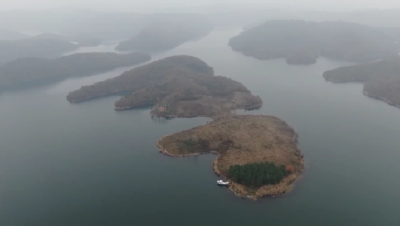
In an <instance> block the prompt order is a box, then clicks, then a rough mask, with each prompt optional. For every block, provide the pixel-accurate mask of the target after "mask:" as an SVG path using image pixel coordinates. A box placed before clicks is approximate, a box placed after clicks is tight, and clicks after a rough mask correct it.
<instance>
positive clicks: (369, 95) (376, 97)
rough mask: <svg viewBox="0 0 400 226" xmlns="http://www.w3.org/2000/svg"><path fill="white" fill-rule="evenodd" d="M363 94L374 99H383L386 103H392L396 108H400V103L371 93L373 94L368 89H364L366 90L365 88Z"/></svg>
mask: <svg viewBox="0 0 400 226" xmlns="http://www.w3.org/2000/svg"><path fill="white" fill-rule="evenodd" d="M363 94H364V95H365V96H367V97H369V98H372V99H375V100H380V101H383V102H385V103H386V104H388V105H390V106H393V107H396V108H400V105H399V104H395V103H393V102H392V101H390V100H387V99H385V98H383V97H379V96H375V95H371V94H369V93H368V92H367V91H364V90H363Z"/></svg>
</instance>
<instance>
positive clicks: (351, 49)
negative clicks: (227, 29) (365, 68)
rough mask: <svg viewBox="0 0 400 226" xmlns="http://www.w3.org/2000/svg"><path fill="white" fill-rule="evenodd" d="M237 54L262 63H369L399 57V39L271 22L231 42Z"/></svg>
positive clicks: (340, 26)
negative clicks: (320, 59)
mask: <svg viewBox="0 0 400 226" xmlns="http://www.w3.org/2000/svg"><path fill="white" fill-rule="evenodd" d="M229 45H230V46H231V47H232V49H233V50H235V51H238V52H241V53H243V54H244V55H247V56H251V57H255V58H258V59H262V60H268V59H275V58H286V59H287V62H288V63H289V64H310V63H314V62H316V59H317V58H318V57H319V56H322V57H329V58H332V59H338V60H344V61H350V62H369V61H374V60H379V59H383V58H387V57H393V56H396V55H397V54H398V52H399V49H400V47H399V45H398V44H397V38H396V37H395V35H389V34H387V33H386V32H383V31H382V29H378V28H373V27H369V26H365V25H360V24H354V23H347V22H306V21H301V20H287V21H285V20H276V21H268V22H266V23H264V24H262V25H259V26H256V27H253V28H250V29H248V30H245V31H244V32H242V33H241V34H239V35H238V36H236V37H233V38H232V39H231V40H230V41H229Z"/></svg>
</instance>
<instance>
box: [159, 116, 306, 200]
mask: <svg viewBox="0 0 400 226" xmlns="http://www.w3.org/2000/svg"><path fill="white" fill-rule="evenodd" d="M157 146H158V148H159V149H160V150H161V152H162V153H164V154H166V155H169V156H175V157H179V156H189V155H198V154H207V153H214V154H217V155H218V157H217V158H216V160H215V161H214V171H215V173H217V174H218V175H219V176H221V177H224V178H225V179H227V180H229V181H231V186H230V187H229V188H230V190H232V191H233V192H234V193H235V194H236V195H238V196H241V197H247V198H251V199H258V198H261V197H265V196H270V197H275V196H279V195H283V194H285V193H286V192H287V191H289V190H290V189H291V185H292V184H293V182H294V181H295V180H296V179H297V178H298V177H299V176H300V175H301V174H302V172H303V170H304V160H303V155H302V154H301V151H300V150H299V149H298V147H297V134H296V132H295V131H294V130H293V129H292V128H291V127H290V126H289V125H287V124H286V123H285V122H284V121H282V120H280V119H278V118H275V117H272V116H257V115H240V116H238V115H229V116H221V117H215V118H214V121H213V122H211V123H207V125H204V126H200V127H196V128H193V129H189V130H186V131H182V132H178V133H175V134H173V135H169V136H165V137H163V138H162V139H160V140H159V141H158V142H157ZM265 169H267V170H265ZM260 172H264V173H260Z"/></svg>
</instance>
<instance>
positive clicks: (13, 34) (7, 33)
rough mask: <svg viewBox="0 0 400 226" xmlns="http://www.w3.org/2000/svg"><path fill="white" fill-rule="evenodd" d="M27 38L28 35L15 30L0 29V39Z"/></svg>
mask: <svg viewBox="0 0 400 226" xmlns="http://www.w3.org/2000/svg"><path fill="white" fill-rule="evenodd" d="M26 38H29V36H28V35H25V34H22V33H20V32H17V31H12V30H5V29H0V41H4V40H20V39H26Z"/></svg>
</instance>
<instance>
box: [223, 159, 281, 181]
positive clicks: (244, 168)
mask: <svg viewBox="0 0 400 226" xmlns="http://www.w3.org/2000/svg"><path fill="white" fill-rule="evenodd" d="M288 174H289V173H288V172H287V170H286V167H285V166H284V165H280V166H276V165H275V163H273V162H264V163H251V164H245V165H232V166H230V167H229V175H230V177H231V179H232V180H233V181H235V182H237V183H239V184H243V185H246V186H251V187H260V186H262V185H268V184H277V183H279V182H280V181H281V180H282V179H283V178H284V177H285V176H287V175H288Z"/></svg>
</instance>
